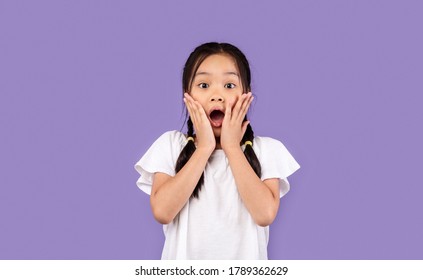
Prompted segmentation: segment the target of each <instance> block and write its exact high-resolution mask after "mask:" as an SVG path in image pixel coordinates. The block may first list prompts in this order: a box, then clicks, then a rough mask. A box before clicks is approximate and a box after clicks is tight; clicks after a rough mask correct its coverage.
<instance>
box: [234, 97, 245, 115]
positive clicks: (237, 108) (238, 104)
mask: <svg viewBox="0 0 423 280" xmlns="http://www.w3.org/2000/svg"><path fill="white" fill-rule="evenodd" d="M246 97H247V95H246V94H242V95H241V96H240V97H239V98H238V101H237V102H236V105H235V107H234V110H233V116H234V118H235V119H239V115H240V113H241V109H242V105H243V104H244V102H245V99H246Z"/></svg>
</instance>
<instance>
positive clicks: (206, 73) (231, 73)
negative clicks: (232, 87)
mask: <svg viewBox="0 0 423 280" xmlns="http://www.w3.org/2000/svg"><path fill="white" fill-rule="evenodd" d="M198 75H211V73H209V72H197V73H195V76H198ZM223 75H235V76H237V77H239V75H238V73H237V72H225V73H223Z"/></svg>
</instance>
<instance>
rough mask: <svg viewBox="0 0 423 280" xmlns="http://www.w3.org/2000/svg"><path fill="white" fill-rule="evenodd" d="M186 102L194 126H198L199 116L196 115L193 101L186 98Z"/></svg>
mask: <svg viewBox="0 0 423 280" xmlns="http://www.w3.org/2000/svg"><path fill="white" fill-rule="evenodd" d="M184 102H185V105H186V106H187V109H188V113H189V116H190V117H191V121H192V123H193V125H194V127H196V125H197V117H196V114H195V111H194V108H193V105H192V102H191V101H190V100H189V99H188V98H184Z"/></svg>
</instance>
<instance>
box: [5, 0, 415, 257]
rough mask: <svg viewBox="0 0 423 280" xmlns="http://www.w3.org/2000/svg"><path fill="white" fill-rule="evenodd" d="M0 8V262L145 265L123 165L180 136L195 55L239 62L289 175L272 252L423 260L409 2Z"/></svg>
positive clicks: (143, 213) (151, 243) (152, 249)
mask: <svg viewBox="0 0 423 280" xmlns="http://www.w3.org/2000/svg"><path fill="white" fill-rule="evenodd" d="M259 2H260V1H207V2H206V1H204V2H202V1H194V0H191V1H119V2H118V1H4V0H3V1H1V2H0V40H1V41H0V93H1V95H0V127H1V130H0V133H1V137H0V141H1V145H0V172H1V173H0V174H1V177H0V186H1V188H0V222H1V226H0V227H1V228H0V258H1V259H156V258H159V257H160V254H161V248H162V245H163V233H162V227H161V225H160V224H158V223H157V222H155V221H154V219H153V217H152V214H151V211H150V206H149V197H148V196H147V195H146V194H144V193H143V192H141V191H140V190H139V189H138V188H137V187H136V185H135V182H136V180H137V178H138V174H137V173H136V171H135V170H134V168H133V165H134V164H135V162H136V161H137V160H138V159H139V158H140V157H141V156H142V154H143V153H144V152H145V151H146V149H147V148H148V147H149V146H150V145H151V144H152V142H153V141H154V140H155V139H156V138H157V137H159V136H160V135H161V134H162V133H163V132H165V131H168V130H174V129H176V130H179V129H180V128H181V126H182V125H183V117H182V100H181V99H182V92H181V82H180V79H181V74H182V67H183V64H184V62H185V60H186V58H187V56H188V55H189V53H190V52H191V51H192V50H193V48H194V47H195V46H197V45H198V44H200V43H204V42H207V41H215V40H216V41H227V42H231V43H233V44H235V45H237V46H238V47H239V48H241V49H242V50H243V51H244V52H245V54H246V55H247V57H248V58H249V60H250V62H251V68H252V72H253V93H255V95H256V100H255V103H254V107H253V109H252V111H251V114H250V118H251V121H252V125H253V127H254V129H255V132H256V134H257V135H262V136H270V137H274V138H277V139H280V140H281V141H282V142H283V143H284V144H285V145H286V146H287V148H288V149H289V150H290V151H291V153H292V154H293V155H294V157H295V158H296V159H297V160H298V162H299V163H300V164H301V165H302V168H301V169H300V170H299V171H298V172H297V173H295V174H294V175H293V176H291V177H290V181H291V185H292V187H291V191H290V192H289V193H288V195H287V196H286V197H284V198H283V199H282V201H281V207H280V211H279V215H278V217H277V219H276V220H275V222H274V224H273V225H272V226H271V233H270V234H271V236H270V244H269V257H270V258H272V259H422V258H423V242H422V236H423V224H422V213H423V206H422V203H421V202H422V196H423V189H422V177H421V174H422V158H423V149H422V147H421V145H422V144H421V143H423V136H422V135H423V133H422V125H421V120H423V113H422V112H423V110H422V105H423V102H422V101H423V100H422V94H423V86H422V77H423V67H422V65H423V56H422V49H423V39H422V35H421V34H422V33H421V32H422V26H423V20H422V17H421V11H422V8H423V5H422V4H421V1H265V2H266V4H264V3H265V2H263V1H262V2H260V3H259Z"/></svg>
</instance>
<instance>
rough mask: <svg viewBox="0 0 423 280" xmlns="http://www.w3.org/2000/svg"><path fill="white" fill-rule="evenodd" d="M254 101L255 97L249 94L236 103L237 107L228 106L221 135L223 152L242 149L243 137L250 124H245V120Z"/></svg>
mask: <svg viewBox="0 0 423 280" xmlns="http://www.w3.org/2000/svg"><path fill="white" fill-rule="evenodd" d="M253 99H254V97H253V96H252V94H251V92H249V93H247V94H243V95H241V97H240V98H239V99H238V101H236V103H235V106H233V104H228V105H227V106H226V111H225V118H224V119H223V123H222V132H221V135H220V145H221V146H222V149H223V150H229V149H234V148H239V147H240V143H241V140H242V137H243V136H244V133H245V131H246V129H247V125H248V124H249V123H250V122H249V121H245V122H244V118H245V115H246V114H247V112H248V109H249V108H250V105H251V102H252V101H253ZM232 107H233V109H232Z"/></svg>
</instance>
